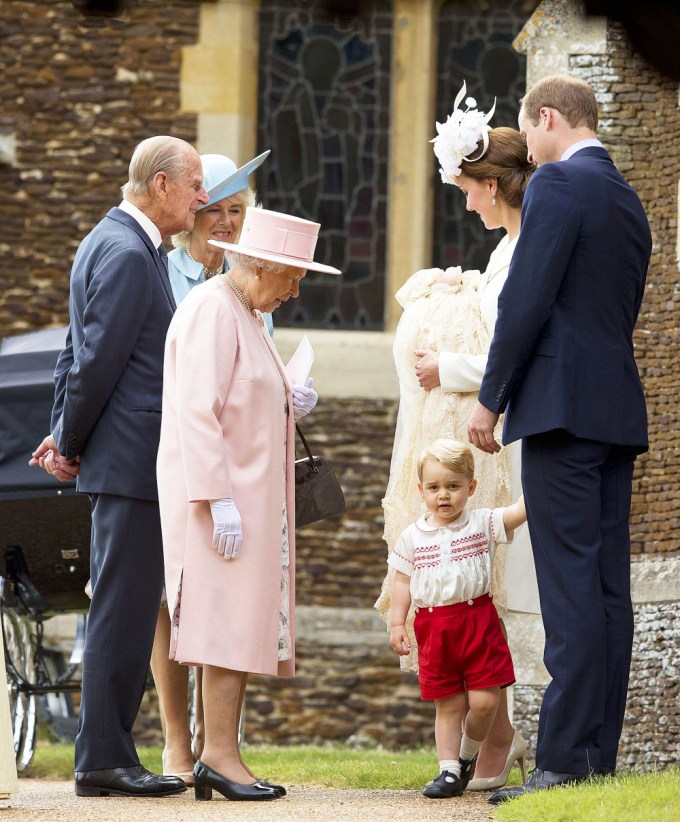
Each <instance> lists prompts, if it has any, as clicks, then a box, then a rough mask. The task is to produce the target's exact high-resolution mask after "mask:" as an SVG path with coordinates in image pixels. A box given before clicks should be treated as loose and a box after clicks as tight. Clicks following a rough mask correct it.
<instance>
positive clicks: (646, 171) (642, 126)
mask: <svg viewBox="0 0 680 822" xmlns="http://www.w3.org/2000/svg"><path fill="white" fill-rule="evenodd" d="M569 73H570V74H573V75H574V76H577V77H581V78H583V79H584V80H587V81H588V82H589V83H591V84H592V85H593V86H594V88H595V91H596V94H597V98H598V102H599V104H600V127H599V129H598V136H599V137H600V139H601V140H602V141H603V142H604V143H605V145H606V146H607V148H608V149H609V150H610V153H611V155H612V158H613V160H614V162H615V163H616V164H617V166H618V168H619V170H620V171H621V173H622V174H623V175H624V177H625V178H626V179H627V180H628V182H629V183H630V184H631V185H632V186H633V188H635V190H636V191H637V192H638V194H639V195H640V199H641V200H642V203H643V205H644V206H645V210H646V212H647V216H648V218H649V222H650V226H651V229H652V236H653V242H654V246H653V253H652V259H651V264H650V268H649V275H648V280H647V288H646V291H645V298H644V301H643V304H642V310H641V312H640V318H639V320H638V324H637V328H636V331H635V338H634V339H635V348H636V357H637V360H638V364H639V367H640V374H641V377H642V382H643V384H644V387H645V393H646V395H647V408H648V412H649V436H650V450H649V453H648V454H646V455H644V456H642V457H641V458H640V459H639V460H638V463H637V468H636V472H635V484H634V489H633V494H634V496H633V508H632V517H631V533H632V541H633V551H634V552H635V553H659V552H669V551H677V550H678V541H677V537H676V536H675V534H676V529H677V527H678V524H680V484H679V483H678V476H680V441H679V439H678V432H679V431H680V410H679V407H678V402H677V391H678V386H679V384H680V382H679V378H678V370H677V363H678V359H679V358H680V335H679V334H678V324H677V322H676V320H675V318H676V315H677V311H678V309H679V308H680V300H679V298H678V289H679V286H678V253H677V232H678V201H677V198H678V181H679V180H680V150H679V149H678V146H680V108H679V107H678V83H677V81H673V80H670V79H668V78H666V77H664V76H663V75H661V74H659V72H657V71H656V70H655V69H653V68H651V67H650V66H648V65H647V64H646V63H645V62H644V60H643V59H642V58H641V57H640V55H639V54H637V53H635V52H634V51H633V50H632V47H631V46H630V43H629V41H628V38H627V35H626V33H625V31H624V30H623V28H622V27H621V26H619V25H614V24H609V25H608V27H607V50H606V53H604V54H594V55H576V56H573V57H571V58H570V61H569ZM614 273H615V272H613V274H614Z"/></svg>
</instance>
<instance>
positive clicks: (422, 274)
mask: <svg viewBox="0 0 680 822" xmlns="http://www.w3.org/2000/svg"><path fill="white" fill-rule="evenodd" d="M480 279H481V274H480V272H479V271H466V272H463V271H462V270H461V269H460V267H455V268H449V269H447V270H446V271H442V269H440V268H429V269H423V270H422V271H417V272H416V273H415V274H413V275H412V276H411V277H410V278H409V279H408V280H407V281H406V283H405V284H404V285H403V286H402V287H401V288H400V289H399V291H397V293H396V295H395V296H396V299H397V301H398V302H399V304H400V305H401V306H402V307H403V309H404V313H403V314H402V316H401V319H400V321H399V324H398V326H397V330H396V332H395V336H394V346H393V353H394V363H395V366H396V369H397V375H398V377H399V396H400V398H399V413H398V415H397V427H396V432H395V438H394V448H393V451H392V462H391V466H390V477H389V481H388V484H387V491H386V492H385V498H384V499H383V510H384V514H385V531H384V534H383V538H384V539H385V541H386V542H387V548H388V553H391V552H392V550H393V549H394V547H395V545H396V542H397V539H398V538H399V535H400V534H401V533H402V531H403V530H404V529H405V528H406V527H407V526H408V525H410V524H411V523H412V522H415V521H416V520H417V519H418V518H419V517H420V516H421V515H422V514H423V513H425V511H426V509H425V505H424V503H423V500H422V498H421V496H420V494H419V493H418V475H417V470H416V467H417V460H418V455H419V454H420V453H422V451H423V448H424V447H425V446H426V445H428V444H430V443H431V442H433V441H434V440H436V439H438V438H440V437H452V438H453V439H456V440H461V441H463V442H467V421H468V419H469V417H470V414H471V413H472V410H473V408H474V406H475V403H476V402H477V392H476V391H472V392H469V393H459V392H450V393H447V392H444V391H442V388H441V386H437V387H436V388H433V389H431V390H430V391H425V390H424V389H423V388H421V386H420V384H419V383H418V379H417V377H416V372H415V366H416V361H417V357H416V355H415V352H416V351H417V350H421V349H429V350H432V351H436V352H442V351H452V352H460V353H464V354H486V353H487V352H488V350H489V345H490V342H491V340H490V338H489V332H488V331H487V328H486V324H485V323H484V321H483V318H482V316H481V313H480V307H479V294H478V292H477V286H478V285H479V282H480ZM501 430H502V420H499V423H498V427H497V429H496V438H497V439H498V440H500V432H501ZM475 476H476V477H477V480H478V484H477V490H476V491H475V493H474V495H473V496H472V497H471V499H470V504H469V506H468V507H470V508H496V507H502V506H505V505H508V504H509V503H510V501H511V479H510V467H509V457H508V455H507V453H506V449H502V450H501V452H500V454H498V455H492V454H484V453H482V452H479V453H477V454H475ZM504 565H505V549H504V547H501V546H499V550H498V552H497V553H496V557H495V561H494V566H493V575H492V582H491V592H492V593H493V594H494V604H495V605H496V608H497V610H498V612H499V615H500V616H501V617H502V616H504V615H505V613H506V608H505V590H504V586H503V574H504ZM393 576H394V571H393V570H392V569H389V570H388V573H387V576H386V577H385V579H384V581H383V585H382V590H381V592H380V596H379V597H378V600H377V601H376V603H375V608H376V609H377V610H378V611H379V613H380V614H381V616H382V617H383V618H384V619H385V621H386V622H388V620H389V608H390V597H389V591H390V585H391V582H392V577H393ZM413 618H414V613H413V609H411V611H410V612H409V615H408V619H407V622H406V627H407V630H408V632H409V635H410V636H411V637H412V638H413V637H414V632H413ZM400 664H401V667H402V669H403V670H405V671H417V670H418V649H417V645H416V643H415V641H413V645H412V649H411V653H410V654H408V656H402V657H400Z"/></svg>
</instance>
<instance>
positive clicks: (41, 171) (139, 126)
mask: <svg viewBox="0 0 680 822" xmlns="http://www.w3.org/2000/svg"><path fill="white" fill-rule="evenodd" d="M199 6H200V3H198V2H195V1H194V0H167V2H161V0H145V2H144V3H140V4H138V5H136V6H135V7H134V8H132V9H131V10H130V12H129V13H128V14H127V16H126V21H125V22H121V21H118V20H110V19H105V18H83V17H82V16H81V15H80V14H79V13H78V12H77V11H76V9H75V8H74V7H73V5H72V4H71V3H70V2H66V1H65V0H40V2H37V1H36V2H30V1H29V0H4V2H3V3H2V4H1V5H0V30H1V31H2V38H0V75H1V76H2V83H0V144H1V145H2V146H3V151H1V152H0V190H1V191H2V192H3V196H2V198H1V199H0V336H5V335H7V334H10V333H18V332H20V331H24V330H32V329H36V328H43V327H45V326H47V325H53V324H62V323H64V322H66V320H67V318H68V281H69V271H70V268H71V262H72V259H73V255H74V253H75V249H76V247H77V245H78V243H79V242H80V240H81V239H82V238H83V236H84V235H85V234H86V233H87V232H88V231H89V230H90V229H91V228H92V227H93V226H94V225H95V224H96V223H97V222H98V221H99V220H100V219H101V217H102V216H103V215H104V214H105V213H106V212H107V211H108V209H109V208H110V207H111V206H113V205H117V204H118V203H119V202H120V186H121V185H122V184H123V183H124V182H125V181H126V180H127V166H128V163H129V160H130V156H131V154H132V150H133V148H134V146H135V145H136V144H137V143H138V142H139V141H140V140H142V139H144V138H145V137H150V136H152V135H154V134H173V135H174V136H176V137H182V138H184V139H186V140H189V141H193V140H194V139H195V119H196V118H195V116H194V115H193V114H192V115H186V114H180V113H179V69H180V58H181V53H180V49H181V48H182V46H184V45H187V44H191V43H194V42H195V41H196V39H197V36H198V33H197V22H198V13H199ZM3 161H4V162H3Z"/></svg>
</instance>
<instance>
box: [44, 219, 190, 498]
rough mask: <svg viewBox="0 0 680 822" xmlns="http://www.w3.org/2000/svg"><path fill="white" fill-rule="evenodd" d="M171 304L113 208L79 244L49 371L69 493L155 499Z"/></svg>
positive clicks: (142, 239) (146, 245) (146, 253)
mask: <svg viewBox="0 0 680 822" xmlns="http://www.w3.org/2000/svg"><path fill="white" fill-rule="evenodd" d="M174 311H175V301H174V299H173V296H172V290H171V289H170V283H169V281H168V277H167V274H166V272H165V269H164V266H163V263H162V261H161V259H160V257H159V255H158V252H157V250H156V249H155V248H154V247H153V244H152V242H151V240H150V239H149V237H148V235H147V234H146V233H145V232H144V230H143V229H142V227H141V226H140V225H139V223H138V222H137V221H136V220H135V219H134V218H133V217H131V216H130V215H129V214H127V213H126V212H124V211H122V210H121V209H119V208H112V209H111V210H110V211H109V213H108V214H107V215H106V217H104V219H103V220H102V221H101V222H100V223H99V224H98V225H97V226H95V228H94V229H93V230H92V231H91V232H90V234H88V235H87V237H85V239H84V240H83V241H82V243H81V244H80V246H79V248H78V251H77V253H76V256H75V260H74V262H73V268H72V271H71V295H70V304H69V316H70V324H69V330H68V335H67V340H66V347H65V348H64V350H63V351H62V352H61V353H60V355H59V358H58V360H57V366H56V369H55V404H54V408H53V410H52V426H51V427H52V433H53V435H54V437H55V440H56V442H57V446H58V448H59V451H60V453H61V454H62V455H63V456H65V457H66V458H67V459H72V458H73V457H75V456H78V455H79V456H80V476H79V478H78V489H79V490H80V491H83V492H85V493H102V494H116V495H119V496H124V497H133V498H136V499H146V500H157V499H158V490H157V486H156V456H157V452H158V443H159V439H160V426H161V404H162V385H163V349H164V345H165V336H166V333H167V330H168V326H169V324H170V320H171V319H172V315H173V313H174Z"/></svg>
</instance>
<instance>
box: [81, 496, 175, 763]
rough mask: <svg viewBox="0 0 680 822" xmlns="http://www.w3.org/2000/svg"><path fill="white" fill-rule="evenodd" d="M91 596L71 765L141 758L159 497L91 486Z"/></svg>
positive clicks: (159, 552)
mask: <svg viewBox="0 0 680 822" xmlns="http://www.w3.org/2000/svg"><path fill="white" fill-rule="evenodd" d="M91 500H92V539H91V547H90V574H91V580H92V602H91V604H90V613H89V618H88V625H87V637H86V640H85V651H84V654H83V665H82V669H83V690H82V696H81V703H80V719H79V724H78V735H77V737H76V756H75V769H76V771H91V770H98V769H100V768H125V767H132V766H134V765H138V764H139V758H138V756H137V751H136V749H135V745H134V742H133V739H132V726H133V724H134V721H135V718H136V716H137V712H138V710H139V705H140V703H141V700H142V696H143V694H144V686H145V682H146V676H147V672H148V669H149V659H150V656H151V647H152V645H153V636H154V631H155V627H156V619H157V617H158V608H159V606H160V598H161V591H162V588H163V544H162V540H161V524H160V514H159V510H158V503H157V502H152V501H148V500H139V499H130V498H127V497H119V496H112V495H109V494H94V495H92V496H91Z"/></svg>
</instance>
